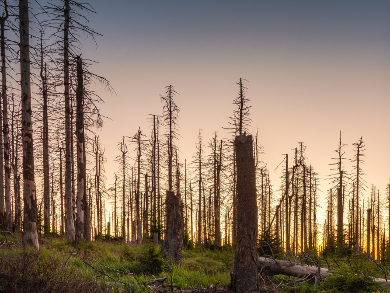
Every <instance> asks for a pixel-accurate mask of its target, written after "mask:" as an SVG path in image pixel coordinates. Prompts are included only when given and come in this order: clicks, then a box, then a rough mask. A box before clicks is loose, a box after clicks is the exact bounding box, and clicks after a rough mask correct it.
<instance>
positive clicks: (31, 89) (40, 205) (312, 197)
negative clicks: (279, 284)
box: [0, 0, 390, 292]
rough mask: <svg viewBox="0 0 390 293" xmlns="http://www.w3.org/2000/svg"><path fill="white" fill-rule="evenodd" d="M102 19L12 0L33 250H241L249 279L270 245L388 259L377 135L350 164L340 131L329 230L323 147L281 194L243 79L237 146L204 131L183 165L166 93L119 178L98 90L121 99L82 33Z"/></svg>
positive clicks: (12, 99) (6, 21)
mask: <svg viewBox="0 0 390 293" xmlns="http://www.w3.org/2000/svg"><path fill="white" fill-rule="evenodd" d="M43 12H44V13H43ZM89 13H95V11H94V9H93V7H92V6H90V5H89V4H85V3H82V2H79V1H75V0H58V1H49V2H45V1H40V6H39V11H30V10H29V3H28V1H27V0H20V1H10V0H8V1H7V0H2V1H1V11H0V14H1V17H0V26H1V27H0V29H1V36H0V48H1V74H2V88H1V99H2V100H1V103H0V107H1V111H0V127H1V131H0V141H1V144H0V152H1V156H0V224H1V227H2V229H4V230H7V231H11V232H16V233H19V232H22V233H23V235H24V244H25V245H31V246H34V247H37V248H38V247H39V241H38V235H39V234H50V233H56V234H63V235H65V236H66V237H67V238H68V239H69V240H70V241H75V242H76V243H77V242H80V241H94V240H96V239H99V238H104V237H106V238H112V237H114V238H118V239H120V240H121V241H122V242H123V243H125V244H134V245H135V244H141V243H143V242H145V241H151V242H153V243H154V244H155V245H158V244H161V245H162V249H163V250H164V253H165V256H166V257H167V258H168V259H173V260H175V261H176V262H180V260H181V251H182V249H185V248H186V247H193V246H199V245H201V246H205V247H207V248H210V247H214V248H215V247H222V246H227V245H235V246H236V247H237V249H236V260H235V268H234V274H235V276H236V278H237V279H238V280H239V279H240V278H244V276H245V275H248V276H249V275H250V274H251V273H250V272H249V273H248V271H250V270H251V268H252V269H253V270H255V271H256V270H257V266H256V262H254V263H251V259H252V255H251V253H252V252H250V251H247V250H245V249H243V248H242V247H252V248H253V250H254V251H255V252H256V249H257V247H258V246H260V247H262V243H267V245H268V246H270V245H271V246H272V247H273V248H276V247H277V248H278V249H279V250H282V251H283V252H284V253H286V254H287V255H299V254H303V253H305V252H308V251H310V252H313V253H317V254H318V253H320V252H322V253H335V252H337V251H347V250H351V249H353V250H356V251H360V252H364V253H366V254H367V256H369V257H370V258H372V259H375V260H378V261H382V260H385V259H388V258H389V252H390V250H389V239H390V217H389V214H390V184H389V185H388V186H387V187H384V186H379V187H377V186H374V185H369V184H368V183H367V182H366V181H365V178H364V152H365V144H364V140H363V137H360V138H359V137H357V138H356V141H353V142H351V141H348V142H347V143H348V144H353V146H354V148H355V151H354V153H346V152H345V151H344V147H345V143H346V142H344V141H343V137H342V132H341V131H340V133H339V134H338V133H335V140H334V142H332V146H334V148H335V156H334V158H329V164H330V168H329V173H330V174H332V186H333V187H332V188H330V189H329V190H328V191H326V194H327V198H326V207H325V221H324V222H323V223H321V222H319V218H320V215H319V209H318V207H319V204H320V199H319V188H320V187H319V176H320V175H319V174H318V173H317V172H316V169H315V166H312V165H311V164H309V163H308V161H309V160H308V158H307V156H306V148H309V147H310V146H306V145H305V143H304V142H299V143H298V144H297V145H296V146H295V148H294V150H293V151H291V146H286V153H285V154H284V155H283V156H281V163H280V166H282V168H280V169H278V170H279V171H278V172H280V178H282V181H281V182H282V183H281V185H280V186H275V185H273V184H272V182H271V180H270V175H269V173H270V171H269V169H268V166H267V165H266V164H265V163H264V162H262V159H261V156H262V153H263V148H262V146H261V137H259V136H258V134H257V133H252V134H251V133H250V125H251V118H250V109H251V106H250V100H249V98H248V95H249V93H250V83H249V82H248V81H246V80H245V79H243V78H239V79H238V80H237V92H235V93H232V97H236V98H235V99H232V102H233V104H234V107H235V111H234V112H233V113H226V117H227V119H226V127H225V130H228V131H229V133H230V134H229V135H228V136H226V137H222V136H220V134H219V133H218V129H215V133H214V135H213V136H212V137H204V136H203V134H202V131H201V130H199V136H198V140H197V141H196V142H194V144H195V145H196V152H195V153H194V154H193V156H192V158H184V157H182V156H181V152H180V140H181V139H182V138H181V136H180V128H179V125H180V98H178V96H177V92H176V90H175V88H174V87H173V85H167V86H166V88H165V89H164V88H162V89H161V92H160V93H156V101H155V103H160V104H161V112H160V113H151V114H150V116H148V117H145V119H148V121H149V122H150V127H149V128H148V129H141V128H139V127H138V126H137V125H133V126H132V127H131V129H133V130H132V131H133V132H132V133H127V132H126V131H125V130H124V131H123V137H122V138H121V139H120V140H118V142H117V158H116V164H117V171H116V173H115V174H107V173H106V172H105V163H106V158H105V148H104V146H103V145H102V144H101V141H100V139H99V136H98V135H97V132H96V130H97V129H100V128H101V127H102V125H103V120H104V113H101V112H100V109H99V103H100V102H102V99H101V98H100V97H99V96H97V95H96V93H95V92H94V89H93V86H95V85H96V83H101V84H103V86H104V87H105V88H106V89H107V90H108V91H109V92H113V89H112V88H111V86H110V83H109V81H108V80H106V79H105V78H104V77H102V76H100V75H99V74H98V73H94V72H93V66H92V65H93V62H92V61H91V60H89V59H88V56H81V55H80V48H81V47H82V43H81V42H80V41H79V38H78V36H79V35H88V36H89V37H92V38H94V37H95V36H97V35H99V33H98V32H95V31H94V29H93V28H91V27H89V26H88V25H89V24H88V14H89ZM32 19H34V21H32ZM31 26H32V27H33V30H32V29H31V28H30V27H31ZM182 94H183V95H185V93H182ZM159 96H160V98H159ZM159 99H160V101H159ZM229 116H230V118H228V117H229ZM127 129H129V127H127ZM220 132H222V131H220ZM346 160H351V161H352V162H353V165H354V167H353V169H350V170H349V169H348V168H347V167H346V166H345V161H346ZM325 175H327V174H322V176H325ZM108 182H114V183H113V184H111V183H108ZM384 188H386V193H384V192H381V191H380V190H382V189H383V190H384ZM243 211H244V212H243ZM321 213H323V211H321ZM248 235H251V237H249V238H250V239H247V236H248ZM263 248H264V249H267V247H265V246H264V247H263ZM273 251H277V249H274V250H273ZM244 260H247V262H246V261H244ZM240 268H241V269H240ZM243 268H244V270H242V269H243ZM256 282H257V280H256V277H255V278H254V279H245V282H244V283H245V286H249V287H250V288H249V287H245V286H244V285H243V283H241V284H240V281H238V282H237V283H235V286H237V288H238V289H237V292H249V291H248V290H254V288H256V286H257V283H256ZM240 286H241V287H240Z"/></svg>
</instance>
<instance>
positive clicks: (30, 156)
mask: <svg viewBox="0 0 390 293" xmlns="http://www.w3.org/2000/svg"><path fill="white" fill-rule="evenodd" d="M19 21H20V26H19V29H20V31H19V32H20V77H21V82H20V83H21V90H22V93H21V94H22V138H23V181H24V186H23V198H24V235H23V243H24V245H31V246H34V247H35V248H37V249H38V248H39V243H38V233H37V198H36V193H35V192H36V189H35V178H34V153H33V150H34V148H33V130H32V121H31V113H32V110H31V84H30V44H29V38H30V32H29V30H30V29H29V17H28V0H19ZM0 157H1V156H0ZM0 185H2V184H0Z"/></svg>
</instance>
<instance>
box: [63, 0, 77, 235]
mask: <svg viewBox="0 0 390 293" xmlns="http://www.w3.org/2000/svg"><path fill="white" fill-rule="evenodd" d="M64 6H65V7H64V19H65V21H64V87H65V92H64V96H65V234H66V237H67V238H68V239H69V240H74V239H75V229H74V219H73V204H72V155H71V136H72V133H71V131H70V123H71V121H70V112H71V109H70V96H69V22H70V16H69V12H70V5H69V0H64Z"/></svg>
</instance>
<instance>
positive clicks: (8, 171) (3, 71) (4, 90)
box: [0, 0, 12, 230]
mask: <svg viewBox="0 0 390 293" xmlns="http://www.w3.org/2000/svg"><path fill="white" fill-rule="evenodd" d="M4 9H5V16H2V17H0V24H1V83H2V85H1V97H2V99H3V138H4V175H5V181H4V191H5V219H4V220H5V222H4V224H5V225H4V227H5V228H6V229H7V230H11V229H12V220H11V169H10V163H9V128H8V97H7V72H6V63H5V62H6V61H5V36H4V30H5V21H6V20H7V18H8V6H7V1H6V0H4ZM0 109H1V108H0ZM0 142H1V140H0ZM1 166H2V164H1ZM2 183H3V181H1V184H2ZM0 192H1V191H0ZM1 194H3V193H1Z"/></svg>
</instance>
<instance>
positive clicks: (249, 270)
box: [232, 134, 257, 293]
mask: <svg viewBox="0 0 390 293" xmlns="http://www.w3.org/2000/svg"><path fill="white" fill-rule="evenodd" d="M234 146H235V149H236V164H237V235H236V254H235V258H234V270H233V280H232V285H233V288H234V290H235V292H243V293H244V292H246V293H248V292H257V263H256V260H257V251H256V248H257V246H256V245H257V200H256V175H255V161H254V158H253V139H252V136H251V135H245V134H243V135H239V136H237V137H236V139H235V141H234Z"/></svg>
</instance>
